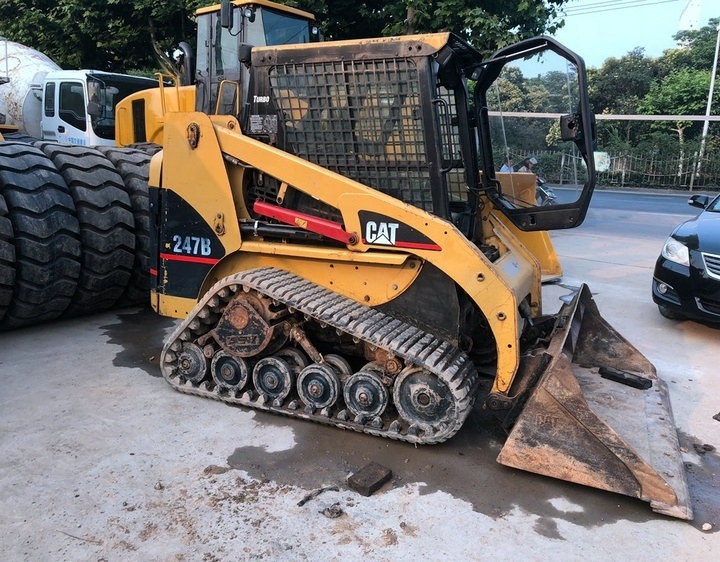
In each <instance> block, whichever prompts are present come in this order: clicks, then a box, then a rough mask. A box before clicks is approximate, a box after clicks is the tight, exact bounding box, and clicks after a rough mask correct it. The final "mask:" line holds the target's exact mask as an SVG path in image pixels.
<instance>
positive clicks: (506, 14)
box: [288, 0, 568, 55]
mask: <svg viewBox="0 0 720 562" xmlns="http://www.w3.org/2000/svg"><path fill="white" fill-rule="evenodd" d="M567 1H568V0H361V1H355V0H290V1H289V2H288V3H289V4H292V5H294V6H296V7H299V8H302V9H304V10H307V11H309V12H312V13H314V14H316V16H317V17H318V21H319V22H320V25H321V29H322V31H323V34H324V36H325V38H326V39H358V38H363V37H377V36H380V35H386V36H387V35H405V34H410V33H430V32H436V31H453V32H455V33H457V34H458V35H461V36H462V37H464V38H465V39H466V40H467V41H468V42H470V43H471V44H472V45H473V46H474V47H475V48H477V49H478V50H479V51H481V52H482V53H484V54H486V55H489V54H491V53H492V52H494V51H495V50H497V49H499V48H501V47H504V46H506V45H509V44H511V43H514V42H516V41H518V40H520V39H526V38H528V37H534V36H536V35H541V34H543V33H550V34H551V33H554V32H555V31H557V30H558V29H560V27H562V25H563V20H562V6H563V5H564V4H565V3H566V2H567Z"/></svg>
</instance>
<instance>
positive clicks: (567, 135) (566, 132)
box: [560, 114, 580, 141]
mask: <svg viewBox="0 0 720 562" xmlns="http://www.w3.org/2000/svg"><path fill="white" fill-rule="evenodd" d="M579 118H580V116H579V115H576V114H572V115H562V116H561V117H560V138H561V139H562V140H564V141H574V140H576V139H577V138H578V136H579V135H580V119H579Z"/></svg>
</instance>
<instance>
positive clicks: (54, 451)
mask: <svg viewBox="0 0 720 562" xmlns="http://www.w3.org/2000/svg"><path fill="white" fill-rule="evenodd" d="M553 239H554V243H555V247H556V250H557V252H558V254H559V255H560V258H561V260H562V263H563V267H564V272H565V281H566V282H569V283H575V282H578V281H579V280H580V279H582V280H584V281H587V282H588V284H589V285H590V287H591V289H592V290H593V292H594V293H595V296H596V300H597V302H598V305H599V307H600V310H601V312H602V313H603V315H604V316H605V318H606V319H607V320H609V321H610V323H611V324H612V325H614V326H615V327H616V328H618V329H619V330H620V331H621V332H622V333H623V335H625V336H626V337H627V338H628V339H629V340H630V341H631V342H633V344H635V346H636V347H638V348H639V349H640V350H641V351H642V352H643V353H644V354H645V355H646V356H647V357H648V358H649V359H650V360H651V361H652V362H653V363H654V364H655V365H656V367H657V369H658V372H659V374H660V376H661V377H663V378H664V379H665V380H666V381H667V382H668V385H669V387H670V393H671V398H672V406H673V409H674V414H675V421H676V425H677V427H678V432H679V436H680V440H681V445H682V447H683V451H684V453H683V455H684V460H685V461H686V466H687V469H688V481H689V484H690V491H691V496H692V501H693V508H694V510H695V515H696V519H695V520H694V521H692V522H685V521H680V520H675V519H671V518H668V517H665V516H661V515H658V514H655V513H653V512H652V511H651V509H650V507H649V505H648V504H646V503H644V502H641V501H639V500H633V499H630V498H627V497H624V496H620V495H617V494H612V493H608V492H602V491H598V490H594V489H590V488H585V487H582V486H577V485H573V484H569V483H566V482H562V481H557V480H553V479H549V478H544V477H541V476H536V475H532V474H528V473H524V472H520V471H517V470H513V469H510V468H506V467H503V466H500V465H498V464H497V463H496V462H495V457H496V456H497V453H498V451H499V450H500V447H501V445H502V433H501V432H500V431H499V430H498V429H497V428H496V427H493V426H492V425H488V424H487V423H486V420H485V419H484V417H483V416H482V415H481V412H479V411H475V412H474V413H473V414H472V415H471V417H470V418H469V420H468V422H467V423H466V425H465V427H464V428H463V429H462V430H461V431H460V433H459V434H458V435H456V436H455V437H454V438H453V439H452V440H451V441H450V442H448V443H445V444H442V445H438V446H432V447H420V448H416V447H413V446H412V445H407V444H402V443H395V442H387V441H386V440H383V439H379V438H373V437H366V436H363V435H359V434H355V433H351V432H343V431H339V430H335V429H331V428H326V427H321V426H318V425H315V424H312V423H308V422H300V421H294V420H291V419H286V418H282V417H277V416H271V415H267V414H263V413H257V412H252V411H249V410H246V409H242V408H234V407H229V406H226V405H223V404H220V403H216V402H213V401H209V400H204V399H202V398H197V397H192V396H186V395H182V394H179V393H177V392H175V391H173V390H172V389H171V388H170V387H169V386H168V385H167V383H165V381H164V380H163V379H162V378H161V377H160V376H159V369H158V365H157V363H158V356H159V352H160V349H161V347H162V342H163V338H164V336H165V335H166V334H168V333H169V332H170V331H171V329H172V327H173V326H174V325H175V322H174V321H172V320H168V319H165V318H160V317H158V316H156V315H154V314H153V313H152V312H151V311H149V310H137V309H132V310H125V311H120V312H111V313H104V314H99V315H97V316H92V317H89V318H79V319H75V320H70V321H65V322H56V323H52V324H47V325H43V326H38V327H35V328H32V329H26V330H19V331H15V332H9V333H2V334H0V436H1V437H0V553H2V555H1V557H2V559H3V560H8V561H23V560H27V561H36V560H48V561H56V560H58V561H64V560H69V561H75V560H88V561H100V560H106V561H143V562H145V561H195V560H197V561H225V560H228V561H234V560H290V561H293V560H313V561H332V560H343V561H354V560H372V561H375V560H377V561H382V560H388V561H390V560H392V561H396V560H400V561H403V560H408V561H410V560H419V559H420V560H489V559H492V560H528V561H535V560H537V561H540V560H543V561H545V560H548V559H559V560H579V559H583V560H585V561H592V560H598V561H600V560H603V561H605V560H619V559H622V560H634V561H636V562H640V561H645V560H647V561H650V560H652V561H656V560H678V561H683V560H693V561H710V560H717V557H718V553H719V552H720V533H718V532H717V531H718V530H719V529H720V490H719V486H720V484H719V483H720V478H719V477H718V474H719V473H720V456H719V455H718V452H717V451H716V450H714V449H713V447H718V446H720V438H719V436H720V431H718V430H719V429H720V425H718V423H719V422H718V419H720V416H718V413H720V399H719V398H718V397H719V396H720V391H719V390H720V389H719V386H720V385H719V382H718V381H719V380H720V377H718V373H717V368H716V365H715V364H714V363H715V361H717V360H718V357H720V356H719V355H718V351H717V350H718V343H719V341H720V330H717V329H714V328H710V327H707V326H703V325H700V324H697V323H693V322H671V321H669V320H666V319H664V318H662V317H661V316H660V315H659V314H658V312H657V309H656V307H655V306H654V304H653V303H652V301H651V300H650V293H649V286H650V276H651V274H652V266H653V263H654V259H655V257H656V255H657V252H658V250H659V247H658V241H657V240H655V241H644V240H635V241H632V243H630V242H628V241H627V240H623V241H620V240H619V238H616V239H614V240H613V239H608V237H607V236H595V235H594V234H593V233H592V232H590V231H583V230H582V229H575V230H574V231H568V232H561V233H559V234H557V235H554V236H553ZM659 243H660V244H661V243H662V241H660V242H659ZM562 292H563V291H562V290H561V289H560V288H559V287H549V288H548V289H547V298H546V308H547V309H548V310H549V311H552V310H553V309H557V307H559V301H557V300H556V297H557V296H558V295H559V294H560V293H562ZM713 416H716V417H715V419H714V418H713ZM370 461H375V462H378V463H380V464H382V465H384V466H386V467H388V468H390V469H391V470H392V471H393V478H392V480H391V481H390V482H389V483H388V484H386V485H385V486H384V487H383V488H381V489H380V490H379V491H378V492H376V493H375V494H374V495H372V496H370V497H364V496H361V495H359V494H357V493H355V492H353V491H350V490H349V489H348V488H347V486H346V479H347V476H348V475H349V474H351V473H353V472H355V471H357V470H358V469H359V468H361V467H362V466H364V465H365V464H366V463H368V462H370ZM325 487H336V488H337V489H336V490H325V491H323V492H322V493H319V494H318V495H317V496H316V497H314V498H312V499H309V500H307V501H306V502H305V503H304V504H303V505H302V506H299V505H298V503H299V502H301V500H303V498H306V496H307V495H308V494H310V493H312V492H317V491H320V490H322V489H324V488H325ZM338 514H340V515H339V516H337V517H333V515H338Z"/></svg>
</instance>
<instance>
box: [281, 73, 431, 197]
mask: <svg viewBox="0 0 720 562" xmlns="http://www.w3.org/2000/svg"><path fill="white" fill-rule="evenodd" d="M270 86H271V95H272V97H273V100H274V103H275V104H276V105H277V107H278V110H279V113H280V116H281V119H282V121H283V123H284V129H285V135H286V144H287V146H286V150H288V151H290V152H293V153H294V154H296V155H298V156H300V157H302V158H305V159H306V160H309V161H311V162H313V163H315V164H318V165H320V166H323V167H325V168H328V169H330V170H332V171H334V172H337V173H339V174H342V175H344V176H346V177H349V178H352V179H354V180H356V181H358V182H360V183H363V184H365V185H367V186H369V187H372V188H374V189H377V190H379V191H382V192H383V193H386V194H388V195H391V196H393V197H395V198H397V199H400V200H402V201H404V202H406V203H409V204H411V205H415V206H417V207H420V208H423V209H425V210H427V211H432V209H433V205H432V194H431V187H430V171H429V166H428V162H427V156H426V146H425V138H424V136H423V135H424V133H423V123H422V111H421V100H420V92H419V85H418V70H417V68H416V66H415V63H414V61H413V60H408V59H376V60H366V61H332V62H310V63H300V64H283V65H277V66H275V67H274V68H273V69H272V71H271V73H270Z"/></svg>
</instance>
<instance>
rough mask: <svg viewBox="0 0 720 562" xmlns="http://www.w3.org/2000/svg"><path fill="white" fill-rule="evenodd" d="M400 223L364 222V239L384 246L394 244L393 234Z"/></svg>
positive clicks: (369, 242)
mask: <svg viewBox="0 0 720 562" xmlns="http://www.w3.org/2000/svg"><path fill="white" fill-rule="evenodd" d="M399 227H400V225H399V224H398V223H396V222H375V221H368V222H367V223H365V241H366V242H367V243H368V244H382V245H384V246H394V245H395V234H396V233H397V229H398V228H399Z"/></svg>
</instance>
